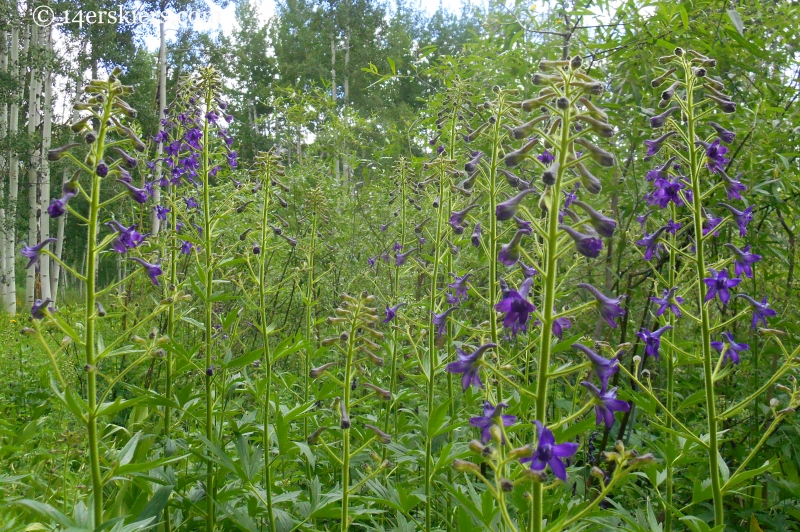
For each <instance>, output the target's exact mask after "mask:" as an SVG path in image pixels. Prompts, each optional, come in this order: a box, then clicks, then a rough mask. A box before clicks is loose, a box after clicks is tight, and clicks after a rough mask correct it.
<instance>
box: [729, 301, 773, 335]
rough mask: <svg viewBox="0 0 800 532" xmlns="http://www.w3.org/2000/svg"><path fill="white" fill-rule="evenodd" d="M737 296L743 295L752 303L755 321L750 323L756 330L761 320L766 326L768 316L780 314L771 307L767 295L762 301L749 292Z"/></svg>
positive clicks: (751, 307)
mask: <svg viewBox="0 0 800 532" xmlns="http://www.w3.org/2000/svg"><path fill="white" fill-rule="evenodd" d="M736 297H741V298H743V299H745V300H746V301H747V302H748V303H750V309H751V310H752V311H753V321H752V322H751V323H750V327H751V328H752V329H753V330H756V327H758V322H759V321H760V322H762V323H763V324H764V327H766V326H767V318H771V317H773V316H775V315H777V314H778V313H777V312H775V310H774V309H771V308H769V304H768V303H767V298H766V296H765V297H764V298H763V299H762V300H761V303H759V302H758V301H756V300H755V299H753V298H752V297H750V296H748V295H747V294H737V295H736Z"/></svg>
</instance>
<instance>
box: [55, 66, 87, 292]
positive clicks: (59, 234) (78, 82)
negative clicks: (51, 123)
mask: <svg viewBox="0 0 800 532" xmlns="http://www.w3.org/2000/svg"><path fill="white" fill-rule="evenodd" d="M78 76H79V77H77V78H76V79H75V103H78V102H79V101H80V100H81V89H82V87H81V86H82V85H83V74H82V73H79V74H78ZM79 117H80V113H78V111H76V110H75V109H74V107H73V109H72V122H73V123H74V122H76V121H77V120H78V119H79ZM67 181H69V169H67V168H66V167H65V168H64V170H63V172H62V174H61V185H62V188H63V185H64V183H66V182H67ZM68 215H69V213H68V212H65V213H64V214H62V215H61V216H59V218H58V229H56V243H55V247H54V251H53V253H55V255H56V257H58V258H59V259H61V258H62V256H63V253H64V228H65V227H66V225H67V216H68ZM60 278H61V266H60V265H59V264H58V263H57V262H56V261H53V262H52V263H51V264H50V297H52V298H53V304H54V305H55V301H56V300H58V284H59V279H60ZM67 279H68V278H67V277H64V287H65V288H66V283H67Z"/></svg>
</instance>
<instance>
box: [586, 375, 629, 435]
mask: <svg viewBox="0 0 800 532" xmlns="http://www.w3.org/2000/svg"><path fill="white" fill-rule="evenodd" d="M581 386H583V387H585V388H586V389H587V390H589V393H591V394H592V395H593V396H594V400H595V405H594V412H595V415H596V416H597V419H596V421H595V426H598V427H599V426H600V423H602V422H604V421H605V424H606V428H607V429H610V428H611V427H612V426H614V412H629V411H630V409H631V405H629V404H628V403H626V402H625V401H622V400H621V399H617V388H616V387H615V388H611V389H610V390H606V389H605V387H603V389H602V390H598V389H597V386H595V385H594V384H592V383H591V382H587V381H583V382H581Z"/></svg>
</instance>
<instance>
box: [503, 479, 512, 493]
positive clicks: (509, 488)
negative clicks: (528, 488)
mask: <svg viewBox="0 0 800 532" xmlns="http://www.w3.org/2000/svg"><path fill="white" fill-rule="evenodd" d="M500 489H501V490H503V491H505V492H506V493H508V492H510V491H514V483H513V482H511V481H510V480H508V479H507V478H501V479H500Z"/></svg>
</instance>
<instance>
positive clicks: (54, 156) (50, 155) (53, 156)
mask: <svg viewBox="0 0 800 532" xmlns="http://www.w3.org/2000/svg"><path fill="white" fill-rule="evenodd" d="M75 146H80V144H78V143H77V142H70V143H69V144H65V145H63V146H61V147H60V148H55V149H53V150H50V151H48V152H47V160H48V161H58V160H59V159H61V158H62V157H64V155H66V154H67V152H68V151H69V150H71V149H72V148H74V147H75Z"/></svg>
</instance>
